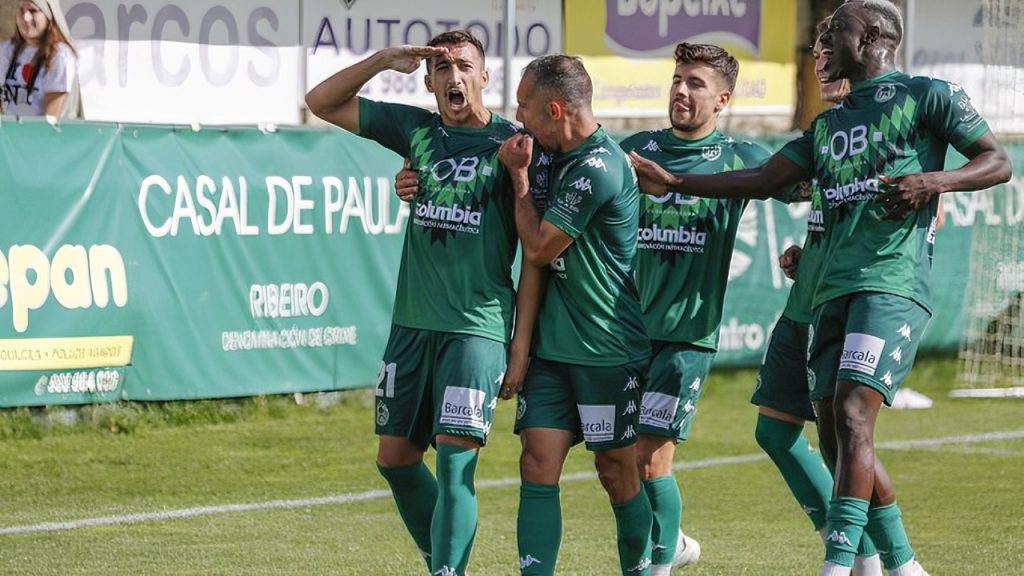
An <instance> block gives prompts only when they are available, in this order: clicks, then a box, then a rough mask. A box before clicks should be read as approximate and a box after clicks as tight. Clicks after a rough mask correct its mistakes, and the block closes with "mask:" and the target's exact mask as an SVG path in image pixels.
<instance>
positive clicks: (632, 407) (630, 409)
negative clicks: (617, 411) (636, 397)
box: [622, 400, 636, 416]
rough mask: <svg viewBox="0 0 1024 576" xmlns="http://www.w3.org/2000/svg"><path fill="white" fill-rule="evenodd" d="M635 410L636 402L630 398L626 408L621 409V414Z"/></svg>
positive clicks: (631, 412)
mask: <svg viewBox="0 0 1024 576" xmlns="http://www.w3.org/2000/svg"><path fill="white" fill-rule="evenodd" d="M635 412H636V402H633V401H632V400H630V401H629V404H626V409H625V410H623V411H622V415H623V416H625V415H627V414H633V413H635Z"/></svg>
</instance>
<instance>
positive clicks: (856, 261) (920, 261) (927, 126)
mask: <svg viewBox="0 0 1024 576" xmlns="http://www.w3.org/2000/svg"><path fill="white" fill-rule="evenodd" d="M986 132H988V125H987V124H986V123H985V121H984V119H982V118H981V116H980V115H979V114H978V113H977V112H976V111H975V109H974V107H973V106H972V105H971V101H970V99H969V98H968V97H967V95H966V94H965V93H964V92H963V89H962V88H960V87H959V86H957V85H955V84H950V83H948V82H944V81H942V80H935V79H932V78H924V77H914V78H912V77H910V76H907V75H906V74H903V73H902V72H897V71H894V72H889V73H886V74H883V75H881V76H877V77H875V78H872V79H870V80H866V81H864V82H860V83H858V84H857V85H855V86H853V90H852V91H851V92H850V95H849V96H847V97H846V99H844V100H843V101H842V102H841V103H840V104H838V105H837V106H835V107H833V108H832V109H831V110H827V111H825V112H824V113H822V114H821V115H820V116H818V117H817V118H816V119H815V120H814V122H813V123H812V125H811V127H810V128H809V129H808V130H807V132H805V133H804V134H803V136H801V137H800V138H798V139H796V140H794V141H793V142H790V143H789V144H787V145H786V146H785V147H784V148H783V149H782V151H781V154H783V155H784V156H785V157H787V158H789V159H790V160H792V161H793V162H794V163H796V164H797V165H798V166H801V167H802V168H804V169H807V170H808V171H810V172H812V173H813V175H814V177H815V178H816V179H817V181H818V183H819V184H820V186H821V190H822V194H823V196H824V198H823V200H824V201H823V202H822V209H823V211H824V217H825V218H824V221H825V238H826V240H825V242H826V253H825V257H824V262H823V265H822V271H821V277H820V280H819V283H818V287H817V290H816V293H815V296H814V305H815V306H819V305H821V304H822V303H824V302H827V301H829V300H833V299H835V298H838V297H840V296H843V295H846V294H851V293H854V292H883V293H888V294H894V295H897V296H902V297H904V298H910V299H913V300H914V301H916V302H917V303H918V304H920V305H921V306H923V307H925V308H926V309H928V310H929V311H930V310H931V306H930V304H929V287H928V279H929V276H930V273H931V260H932V248H933V244H934V240H935V214H936V208H937V204H938V198H937V197H936V198H934V199H933V200H932V201H931V202H930V203H929V204H928V205H927V206H924V207H922V208H921V209H919V210H917V211H914V212H911V213H910V214H908V215H907V217H906V218H904V219H902V220H899V221H891V220H884V219H883V215H884V211H883V210H882V206H881V205H879V204H878V203H877V202H875V201H874V199H875V196H876V195H877V194H878V193H879V192H882V191H883V190H882V188H883V186H882V185H881V184H880V182H879V176H888V177H897V176H905V175H908V174H916V173H921V172H935V171H940V170H942V169H943V167H944V164H945V158H946V150H947V148H948V146H949V145H950V144H952V145H953V146H954V147H956V148H957V149H958V150H963V149H965V148H966V147H968V146H970V145H971V144H973V143H974V142H976V141H977V140H978V139H979V138H981V137H982V136H983V135H984V134H985V133H986Z"/></svg>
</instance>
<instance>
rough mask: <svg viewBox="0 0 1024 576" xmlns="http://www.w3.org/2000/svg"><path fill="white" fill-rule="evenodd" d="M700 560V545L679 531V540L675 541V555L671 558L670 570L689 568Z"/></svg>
mask: <svg viewBox="0 0 1024 576" xmlns="http://www.w3.org/2000/svg"><path fill="white" fill-rule="evenodd" d="M697 560H700V544H698V543H697V541H696V540H694V539H693V538H690V537H689V536H687V535H685V534H683V531H682V530H680V531H679V539H678V540H676V555H675V556H674V557H673V558H672V570H675V569H676V568H682V567H683V566H691V565H693V564H696V563H697Z"/></svg>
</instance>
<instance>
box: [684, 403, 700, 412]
mask: <svg viewBox="0 0 1024 576" xmlns="http://www.w3.org/2000/svg"><path fill="white" fill-rule="evenodd" d="M696 409H697V405H696V404H694V403H693V400H687V401H686V404H683V412H686V413H687V414H689V413H690V412H693V411H694V410H696Z"/></svg>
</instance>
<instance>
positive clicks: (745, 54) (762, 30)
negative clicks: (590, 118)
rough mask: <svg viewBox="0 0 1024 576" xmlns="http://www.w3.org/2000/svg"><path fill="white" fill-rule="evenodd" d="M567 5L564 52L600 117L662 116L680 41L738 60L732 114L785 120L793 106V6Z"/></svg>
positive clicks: (605, 0)
mask: <svg viewBox="0 0 1024 576" xmlns="http://www.w3.org/2000/svg"><path fill="white" fill-rule="evenodd" d="M768 4H769V3H768V2H765V1H764V0H566V2H565V51H566V52H567V53H569V54H575V55H578V56H580V57H582V58H583V59H584V62H585V63H586V66H587V70H588V71H589V72H590V75H591V77H592V78H593V81H594V109H595V112H596V113H597V114H598V115H599V116H606V117H607V116H659V115H663V114H666V113H667V109H668V108H667V107H668V88H669V84H670V82H671V79H672V71H673V70H674V65H675V63H674V61H673V59H672V54H673V52H674V50H675V46H676V44H678V43H679V42H684V41H685V42H694V43H710V44H717V45H719V46H722V47H723V48H725V49H726V50H728V51H729V52H730V53H731V54H733V55H734V56H736V58H737V59H739V61H740V76H739V80H738V81H737V85H736V92H735V93H734V98H733V101H732V104H731V105H730V109H731V111H732V113H734V114H788V113H791V112H792V110H793V106H794V104H795V102H796V85H795V77H796V0H773V1H772V2H771V3H770V5H771V10H770V11H769V10H768V9H767V8H768Z"/></svg>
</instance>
